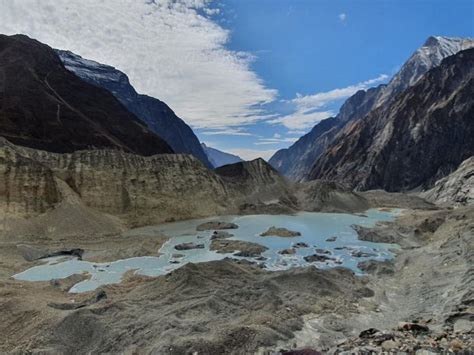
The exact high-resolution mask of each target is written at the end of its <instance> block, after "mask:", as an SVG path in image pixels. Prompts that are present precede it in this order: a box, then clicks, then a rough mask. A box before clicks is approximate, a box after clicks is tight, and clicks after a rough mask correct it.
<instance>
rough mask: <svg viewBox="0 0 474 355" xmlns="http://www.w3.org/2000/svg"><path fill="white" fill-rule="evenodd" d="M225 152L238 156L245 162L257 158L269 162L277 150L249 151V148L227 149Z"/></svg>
mask: <svg viewBox="0 0 474 355" xmlns="http://www.w3.org/2000/svg"><path fill="white" fill-rule="evenodd" d="M225 151H226V152H228V153H231V154H235V155H238V156H239V157H241V158H242V159H244V160H253V159H257V158H263V159H265V160H267V161H268V159H270V158H271V157H272V155H273V154H274V153H275V152H276V150H275V149H269V150H258V149H247V148H235V149H226V150H225Z"/></svg>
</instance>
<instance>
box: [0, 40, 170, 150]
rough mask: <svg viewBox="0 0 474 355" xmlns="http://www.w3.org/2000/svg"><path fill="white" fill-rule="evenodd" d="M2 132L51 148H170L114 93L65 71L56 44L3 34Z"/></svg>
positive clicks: (21, 141)
mask: <svg viewBox="0 0 474 355" xmlns="http://www.w3.org/2000/svg"><path fill="white" fill-rule="evenodd" d="M0 72H1V73H2V74H1V76H0V82H1V85H0V87H1V91H0V136H3V137H6V138H7V139H8V140H10V141H11V142H14V143H16V144H19V145H24V146H29V147H32V148H37V149H44V150H48V151H53V152H62V153H64V152H72V151H75V150H80V149H93V148H113V149H118V150H122V151H126V152H131V153H137V154H142V155H152V154H158V153H172V152H173V150H172V149H171V148H170V146H169V145H168V144H167V143H166V142H165V141H163V140H162V139H161V138H160V137H159V136H157V135H156V134H154V133H153V132H151V131H150V130H148V129H147V128H146V127H145V126H144V125H143V124H142V123H141V121H140V120H138V118H137V117H136V116H134V115H133V114H132V113H130V112H129V111H128V110H127V109H126V108H125V107H124V106H123V105H122V104H121V103H120V102H119V101H118V100H117V99H116V98H115V97H114V96H113V95H112V94H111V93H109V92H108V91H106V90H104V89H101V88H98V87H96V86H94V85H91V84H88V83H86V82H84V81H82V80H81V79H79V78H78V77H77V76H76V75H74V74H72V73H71V72H69V71H68V70H66V69H65V68H64V66H63V64H62V62H61V60H60V59H59V57H58V56H57V54H56V53H55V52H54V50H53V49H52V48H50V47H49V46H47V45H45V44H42V43H40V42H38V41H36V40H33V39H30V38H29V37H27V36H24V35H14V36H5V35H0Z"/></svg>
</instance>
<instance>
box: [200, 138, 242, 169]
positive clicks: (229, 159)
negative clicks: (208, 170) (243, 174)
mask: <svg viewBox="0 0 474 355" xmlns="http://www.w3.org/2000/svg"><path fill="white" fill-rule="evenodd" d="M201 146H202V149H203V150H204V152H205V153H206V155H207V158H208V159H209V161H210V162H211V164H212V166H213V167H214V168H218V167H220V166H223V165H227V164H234V163H238V162H241V161H243V160H242V159H241V158H240V157H239V156H237V155H233V154H229V153H226V152H223V151H220V150H218V149H215V148H211V147H208V146H207V145H205V144H204V143H201Z"/></svg>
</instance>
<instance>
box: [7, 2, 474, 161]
mask: <svg viewBox="0 0 474 355" xmlns="http://www.w3.org/2000/svg"><path fill="white" fill-rule="evenodd" d="M0 33H5V34H15V33H23V34H27V35H29V36H30V37H33V38H36V39H38V40H40V41H41V42H44V43H47V44H48V45H50V46H52V47H54V48H60V49H68V50H71V51H73V52H75V53H77V54H79V55H81V56H83V57H85V58H88V59H92V60H96V61H98V62H101V63H104V64H109V65H113V66H115V67H116V68H117V69H119V70H121V71H123V72H125V73H126V74H127V75H128V76H129V78H130V81H131V83H132V85H133V86H134V87H135V88H136V89H137V91H138V92H140V93H143V94H148V95H150V96H154V97H157V98H159V99H160V100H163V101H164V102H166V103H167V104H168V105H169V106H170V107H171V108H172V109H173V110H174V111H175V112H176V113H177V114H178V115H179V116H180V117H181V118H183V119H184V120H185V121H186V122H187V123H188V124H189V125H190V126H191V127H192V128H193V129H194V131H195V133H196V134H197V135H198V137H199V139H200V140H201V141H203V142H205V143H206V144H207V145H209V146H212V147H214V148H217V149H221V150H224V151H228V152H231V153H233V154H238V155H240V156H241V157H242V158H244V159H253V158H256V157H259V156H261V157H263V158H265V159H268V158H269V157H270V156H271V155H272V154H273V153H274V152H275V151H276V150H278V149H281V148H286V147H288V146H289V145H291V144H292V143H293V142H294V141H296V140H297V139H298V138H299V137H300V136H301V135H303V134H305V133H307V132H308V131H309V130H310V129H311V128H312V127H313V126H314V125H315V124H316V123H317V122H319V121H320V120H322V119H325V118H327V117H330V116H332V115H335V114H337V111H338V109H339V107H340V105H341V104H342V103H343V102H344V100H345V99H347V97H349V96H350V95H352V94H353V93H355V92H356V91H357V90H360V89H366V88H368V87H372V86H376V85H379V84H381V83H385V82H387V81H388V80H389V79H390V77H391V76H393V74H394V73H396V71H397V70H398V69H399V68H400V66H401V65H402V64H403V63H404V61H405V60H406V59H407V58H408V57H409V56H410V55H411V53H412V52H413V51H415V50H416V49H417V48H418V47H420V46H421V45H422V44H423V43H424V41H425V40H426V38H428V37H429V36H430V35H442V36H457V37H474V1H472V0H423V1H422V0H370V1H369V0H81V1H71V0H0Z"/></svg>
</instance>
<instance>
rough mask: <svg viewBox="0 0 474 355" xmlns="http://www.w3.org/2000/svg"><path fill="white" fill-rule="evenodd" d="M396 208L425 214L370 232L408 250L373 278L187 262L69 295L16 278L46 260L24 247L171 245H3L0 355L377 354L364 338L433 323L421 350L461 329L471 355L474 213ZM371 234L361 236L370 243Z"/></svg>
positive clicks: (59, 285) (120, 253) (140, 249)
mask: <svg viewBox="0 0 474 355" xmlns="http://www.w3.org/2000/svg"><path fill="white" fill-rule="evenodd" d="M372 199H373V200H375V198H374V197H373V196H372ZM377 199H378V200H379V201H380V200H382V199H385V200H386V199H387V198H386V197H377ZM397 199H399V200H400V201H401V202H400V203H397ZM369 200H370V199H369ZM393 201H395V202H392V204H393V205H397V206H401V207H404V208H409V207H410V206H411V205H412V206H413V207H415V208H417V210H414V209H409V210H407V211H405V213H404V215H403V216H402V217H400V218H399V219H398V220H397V221H396V222H395V223H385V224H383V225H380V226H378V227H376V228H375V229H374V230H373V231H371V232H372V233H373V234H371V238H373V240H376V239H377V238H379V239H380V240H382V239H383V238H387V236H390V237H391V238H394V240H395V241H396V242H398V243H399V244H400V245H401V246H402V248H401V249H400V250H399V255H398V257H397V258H396V259H395V261H394V263H393V265H392V264H390V263H387V264H386V265H384V266H383V268H382V267H380V266H378V265H376V264H374V265H372V267H371V268H370V270H371V272H372V273H373V274H372V275H370V276H368V277H357V276H355V275H353V274H352V273H351V272H350V271H348V270H345V269H332V270H317V269H316V268H304V269H295V270H290V271H283V272H268V271H265V270H262V269H261V268H259V267H258V265H253V264H249V263H247V262H240V263H239V262H237V261H232V260H221V261H214V262H209V263H201V264H196V265H193V264H188V265H186V266H184V267H182V268H180V269H178V270H176V271H174V272H172V273H170V274H168V275H166V276H160V277H156V278H149V277H141V276H135V275H132V274H129V275H127V277H126V278H125V280H124V281H123V282H122V283H121V284H119V285H110V286H106V287H103V288H101V289H100V290H96V291H94V292H89V293H84V294H80V295H77V294H69V293H67V292H66V290H67V289H68V288H69V287H70V286H71V285H72V284H73V283H74V282H77V280H79V279H81V278H83V277H84V276H74V277H71V278H70V279H68V280H63V281H60V282H53V283H50V282H35V283H32V282H20V281H16V280H12V279H10V278H9V277H10V276H11V275H12V274H14V273H15V272H18V271H22V270H24V269H26V268H28V267H31V266H33V265H35V264H37V263H38V262H39V261H27V260H25V258H24V256H25V251H24V249H22V248H18V244H21V245H24V244H27V245H29V246H30V247H33V248H37V249H38V250H39V249H41V250H42V251H46V252H51V251H55V250H60V249H61V250H64V249H72V248H80V249H83V250H84V254H83V257H84V258H85V259H90V260H101V261H106V260H114V259H116V258H119V257H127V256H133V255H150V254H155V255H156V252H157V250H158V249H159V246H160V245H161V243H163V242H164V241H165V240H166V237H165V236H157V237H156V238H152V240H153V242H151V241H150V238H149V236H147V237H146V238H145V237H143V238H141V237H133V238H132V237H120V236H119V235H115V236H110V235H109V236H102V237H94V238H90V237H89V238H81V237H77V236H76V237H74V238H73V237H68V238H65V239H64V240H60V239H59V240H58V239H57V238H55V239H48V238H38V237H28V236H21V237H19V238H16V239H15V240H11V239H5V238H4V239H1V240H0V244H1V245H0V314H1V315H2V322H0V334H1V335H0V336H1V338H0V353H1V352H15V351H20V352H26V351H31V352H41V351H44V352H46V353H53V352H61V353H87V352H92V353H99V352H111V353H117V352H119V351H120V352H124V353H172V354H181V353H189V352H198V353H200V354H217V353H235V354H243V353H253V352H258V351H259V352H264V351H277V350H279V349H283V350H290V349H294V348H296V349H302V348H311V349H314V350H318V351H321V352H339V351H345V350H347V349H359V350H360V351H363V349H366V348H367V347H371V346H372V347H374V348H376V349H377V350H378V349H382V344H379V345H377V344H372V343H374V339H373V338H367V339H362V340H361V338H360V337H359V333H360V332H361V331H363V330H366V329H368V328H376V329H378V330H380V331H381V332H385V333H394V334H395V333H396V330H394V328H397V327H398V323H399V322H400V321H410V322H411V321H414V320H416V321H419V322H421V323H423V324H424V323H426V324H427V325H428V327H429V334H428V335H426V336H424V338H423V339H424V340H423V339H421V337H418V336H415V337H413V338H414V340H413V342H416V341H419V342H420V344H422V342H423V341H424V342H425V343H429V339H431V338H433V339H434V338H435V336H437V335H439V334H443V332H445V333H446V334H447V335H446V337H447V338H448V339H447V340H446V341H445V342H442V340H436V342H437V344H438V345H439V343H443V344H446V346H448V347H449V346H451V345H450V344H451V342H452V340H453V339H451V338H449V337H451V336H452V335H453V334H454V333H453V329H457V330H458V331H459V330H460V329H461V332H460V333H459V334H458V333H456V334H458V335H456V334H454V337H455V338H456V339H455V340H459V341H460V342H461V345H460V346H461V347H462V349H464V350H466V349H469V347H470V346H472V344H469V341H472V333H469V326H470V325H471V324H472V323H471V320H472V317H473V316H472V314H473V313H474V312H473V309H472V308H473V295H474V292H473V279H472V272H473V270H472V269H473V268H472V265H473V250H474V247H473V244H472V243H473V238H472V237H473V231H474V226H473V223H474V209H473V208H472V207H468V208H458V209H456V210H449V209H444V210H435V209H432V206H431V205H428V204H427V205H426V206H425V205H423V203H421V202H420V201H419V200H411V197H410V198H407V197H404V196H402V197H400V196H397V197H396V198H394V199H393ZM413 201H415V202H413ZM426 208H429V209H428V210H427V209H426ZM366 232H369V231H361V237H362V238H364V237H366V235H367V233H366ZM232 249H235V248H234V247H232ZM387 270H388V271H387ZM392 271H393V272H392ZM396 334H398V333H396ZM400 334H402V335H404V334H405V333H403V332H402V333H400ZM410 334H411V333H410ZM466 334H467V335H466ZM397 336H398V338H397V337H395V340H394V341H400V342H401V344H402V345H405V343H407V344H408V343H409V339H408V338H409V336H408V335H406V336H404V338H401V336H399V335H397ZM410 341H411V340H410ZM458 345H459V344H458ZM419 346H421V347H424V348H427V349H428V347H427V345H423V344H422V345H419ZM430 346H431V345H430ZM377 347H378V348H377Z"/></svg>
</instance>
